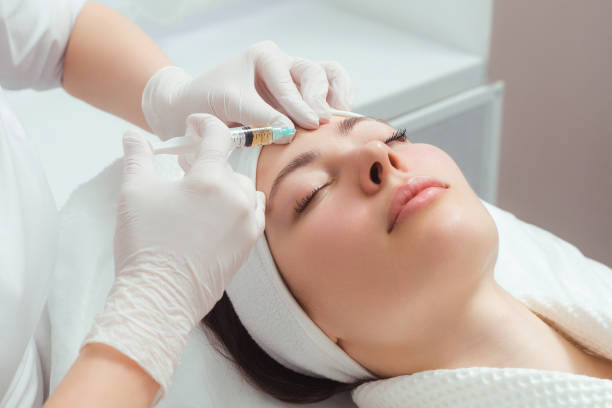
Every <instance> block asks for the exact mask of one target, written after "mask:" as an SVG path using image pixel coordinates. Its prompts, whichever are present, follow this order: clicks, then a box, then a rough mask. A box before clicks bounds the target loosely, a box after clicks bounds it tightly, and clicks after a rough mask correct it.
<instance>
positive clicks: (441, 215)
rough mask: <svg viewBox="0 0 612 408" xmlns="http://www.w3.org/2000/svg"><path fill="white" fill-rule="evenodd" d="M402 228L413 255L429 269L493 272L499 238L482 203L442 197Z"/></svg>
mask: <svg viewBox="0 0 612 408" xmlns="http://www.w3.org/2000/svg"><path fill="white" fill-rule="evenodd" d="M407 221H410V223H406V224H405V225H403V226H402V227H404V228H402V230H401V232H402V234H403V235H404V237H405V241H404V242H405V244H404V245H409V246H410V251H409V252H410V254H411V256H413V257H415V256H416V257H418V258H420V263H423V262H425V263H427V264H428V266H427V267H426V268H425V269H429V270H431V271H435V270H438V271H440V272H441V273H444V274H447V273H448V271H449V270H453V271H474V273H478V271H489V270H490V271H491V272H492V269H493V266H494V265H495V260H496V259H497V251H498V244H499V238H498V233H497V227H496V225H495V222H494V221H493V219H492V218H491V216H490V214H489V213H488V211H487V210H486V208H484V206H483V205H482V204H481V203H480V201H479V200H477V199H476V200H475V201H474V200H471V201H470V202H469V203H468V202H464V200H456V199H454V197H452V196H448V197H440V199H439V200H437V201H436V202H434V203H431V205H430V206H428V207H427V208H424V209H422V211H421V212H419V213H417V214H415V217H414V218H413V219H412V220H407Z"/></svg>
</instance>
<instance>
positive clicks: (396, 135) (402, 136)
mask: <svg viewBox="0 0 612 408" xmlns="http://www.w3.org/2000/svg"><path fill="white" fill-rule="evenodd" d="M396 140H397V141H399V142H406V141H408V138H407V137H406V129H399V130H396V131H395V132H393V134H392V135H391V137H389V138H387V139H386V140H385V143H386V144H389V143H391V142H393V141H396Z"/></svg>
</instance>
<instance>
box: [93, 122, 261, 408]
mask: <svg viewBox="0 0 612 408" xmlns="http://www.w3.org/2000/svg"><path fill="white" fill-rule="evenodd" d="M187 126H188V127H189V128H190V131H193V132H194V133H196V134H198V135H199V136H200V137H201V138H202V142H201V144H200V148H199V152H198V156H197V160H196V161H195V162H194V164H193V167H192V168H191V170H190V172H189V173H187V174H186V175H185V177H184V178H183V179H181V180H179V181H167V180H163V179H161V178H160V177H159V176H158V175H157V174H156V172H155V170H154V167H153V154H152V152H151V149H150V145H149V144H148V142H147V141H146V139H145V138H144V137H143V136H141V135H139V134H137V133H134V132H132V133H127V134H126V135H125V136H124V139H123V143H124V150H125V157H124V180H123V185H122V190H121V194H120V199H119V205H118V211H117V227H116V231H115V270H116V279H115V282H114V284H113V286H112V288H111V291H110V293H109V295H108V298H107V301H106V305H105V308H104V311H103V312H102V313H101V314H99V315H98V316H97V317H96V320H95V323H94V325H93V328H92V330H91V332H90V333H89V335H88V336H87V338H86V340H85V342H84V344H87V343H94V342H96V343H105V344H108V345H110V346H112V347H114V348H116V349H117V350H119V351H121V352H122V353H123V354H125V355H127V356H128V357H130V358H131V359H132V360H134V361H136V362H137V363H138V364H139V365H140V366H141V367H142V368H143V369H145V370H146V371H147V372H148V373H149V374H150V375H151V376H152V377H153V379H155V380H156V381H157V382H158V383H159V384H160V386H161V390H160V391H161V395H160V396H158V397H161V396H163V394H164V393H165V391H166V389H167V388H168V386H169V384H170V378H171V376H172V373H173V372H174V370H175V368H176V366H177V364H178V361H179V356H180V354H181V353H182V350H183V348H184V345H185V343H186V341H187V336H188V334H189V332H190V331H191V329H192V328H193V327H194V326H195V325H196V324H197V322H198V321H200V319H201V318H202V317H204V316H205V315H206V314H207V313H208V312H209V311H210V310H211V309H212V307H213V306H214V304H215V303H216V302H217V301H218V300H219V299H220V298H221V296H222V294H223V291H224V289H225V288H226V286H227V285H229V283H230V280H231V278H232V277H233V275H234V274H235V272H236V271H237V270H238V269H239V267H240V266H241V265H242V264H243V263H244V261H245V260H246V258H247V256H248V255H249V252H250V251H251V249H252V247H253V245H254V244H255V242H256V240H257V238H258V237H259V236H260V235H261V233H262V231H263V229H264V207H265V196H264V194H263V193H261V192H259V191H255V187H254V185H253V182H252V181H251V180H249V179H248V178H247V177H245V176H243V175H241V174H238V173H235V172H234V171H233V170H232V169H231V167H230V165H229V164H228V163H227V161H226V158H227V156H228V153H229V152H230V150H231V142H230V137H229V131H228V128H227V127H226V126H225V125H224V124H223V123H222V122H221V121H219V120H218V119H217V118H215V117H213V116H210V115H205V114H196V115H191V116H190V117H189V118H188V119H187Z"/></svg>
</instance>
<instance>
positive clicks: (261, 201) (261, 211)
mask: <svg viewBox="0 0 612 408" xmlns="http://www.w3.org/2000/svg"><path fill="white" fill-rule="evenodd" d="M255 194H256V196H257V198H256V199H257V206H256V207H255V225H256V227H257V236H259V235H261V233H262V232H263V230H264V229H265V227H266V195H265V194H264V193H262V192H261V191H256V192H255Z"/></svg>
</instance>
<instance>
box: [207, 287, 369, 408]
mask: <svg viewBox="0 0 612 408" xmlns="http://www.w3.org/2000/svg"><path fill="white" fill-rule="evenodd" d="M202 323H203V324H204V325H205V326H206V327H208V328H209V329H210V330H211V331H212V332H213V333H214V335H215V337H216V339H217V340H218V341H219V342H220V343H221V344H222V345H223V346H224V349H225V350H223V348H220V347H216V349H217V351H218V352H220V353H221V354H222V355H223V356H225V357H226V358H228V359H229V360H232V361H233V362H234V363H236V364H237V365H238V367H239V368H240V369H241V371H242V372H243V373H244V374H245V376H246V377H247V379H248V380H249V382H251V383H252V384H254V385H255V386H257V387H258V388H260V389H261V390H263V391H264V392H266V393H268V394H270V395H271V396H273V397H275V398H277V399H279V400H281V401H286V402H293V403H311V402H317V401H322V400H324V399H327V398H329V397H331V396H332V395H334V394H336V393H339V392H343V391H349V390H351V389H353V388H354V387H356V386H358V385H359V384H360V383H354V384H345V383H341V382H338V381H333V380H328V379H325V378H316V377H310V376H308V375H304V374H300V373H296V372H295V371H293V370H291V369H289V368H287V367H285V366H283V365H282V364H280V363H278V362H276V360H274V359H273V358H272V357H270V356H269V355H268V354H267V353H266V352H265V351H264V350H263V349H262V348H261V347H259V346H258V345H257V343H255V340H253V338H252V337H251V336H250V335H249V333H248V332H247V331H246V329H245V328H244V326H243V325H242V323H241V322H240V319H239V318H238V315H237V314H236V311H235V310H234V306H233V305H232V302H231V301H230V299H229V297H228V296H227V294H226V293H223V296H222V297H221V300H219V301H218V302H217V304H216V305H215V307H213V309H212V310H211V311H210V313H209V314H208V315H206V317H204V318H203V319H202ZM227 353H229V355H228V354H227Z"/></svg>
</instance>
